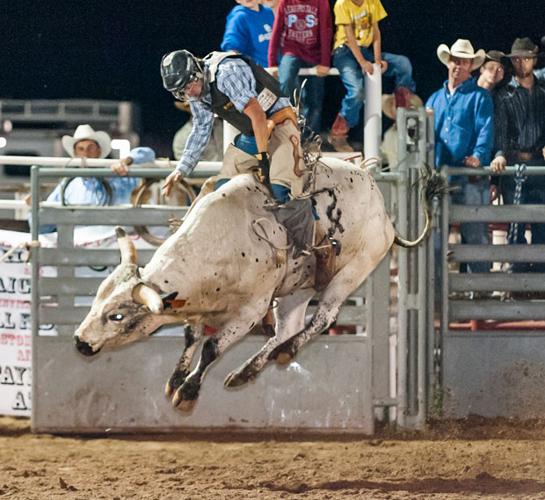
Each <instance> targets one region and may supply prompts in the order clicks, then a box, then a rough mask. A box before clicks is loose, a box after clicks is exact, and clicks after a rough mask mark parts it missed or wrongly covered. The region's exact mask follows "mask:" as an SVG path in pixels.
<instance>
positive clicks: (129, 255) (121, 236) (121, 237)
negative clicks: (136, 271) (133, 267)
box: [115, 226, 136, 264]
mask: <svg viewBox="0 0 545 500" xmlns="http://www.w3.org/2000/svg"><path fill="white" fill-rule="evenodd" d="M115 234H116V235H117V244H118V245H119V250H120V251H121V264H136V248H135V246H134V243H133V242H132V240H131V238H130V236H128V235H127V233H126V232H125V230H124V229H123V228H122V227H120V226H117V227H116V228H115Z"/></svg>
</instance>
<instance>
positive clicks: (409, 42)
mask: <svg viewBox="0 0 545 500" xmlns="http://www.w3.org/2000/svg"><path fill="white" fill-rule="evenodd" d="M331 3H333V0H331ZM234 4H235V2H234V1H233V0H191V1H188V0H179V1H170V2H166V1H163V0H148V1H145V2H144V1H140V2H139V1H124V0H121V1H118V0H110V1H108V2H106V1H103V0H94V1H92V2H81V1H71V2H68V1H64V0H60V1H51V0H50V1H47V0H42V1H40V2H38V1H25V0H0V33H2V48H1V49H0V68H1V75H2V76H1V77H0V97H2V98H70V97H80V98H101V99H122V100H133V101H136V102H138V103H140V105H141V108H142V115H143V124H144V142H148V143H152V144H153V145H157V142H158V141H159V142H161V141H162V142H164V144H165V146H164V150H163V151H161V147H160V148H159V153H160V154H164V155H167V154H169V151H168V144H169V142H170V140H171V137H172V135H173V134H174V132H175V131H176V129H177V128H178V127H179V126H180V124H181V122H182V121H183V116H182V114H181V113H180V112H179V111H176V110H175V109H174V107H173V105H172V98H171V97H170V95H169V94H168V93H167V92H166V91H164V90H163V88H162V85H161V79H160V76H159V62H160V60H161V56H162V55H163V54H164V53H166V52H168V51H170V50H174V49H179V48H187V49H189V50H191V51H193V52H194V53H196V54H198V55H204V54H206V53H207V52H210V51H212V50H215V49H217V48H219V43H220V42H221V38H222V35H223V29H224V25H225V16H226V14H227V13H228V12H229V10H230V9H231V8H232V7H233V5H234ZM383 5H384V7H385V8H386V10H387V11H388V13H389V17H388V18H386V19H385V20H384V21H383V22H381V29H382V35H383V49H384V50H386V51H390V52H395V53H401V54H405V55H407V56H408V57H409V58H410V59H411V61H412V62H413V66H414V69H415V78H416V81H417V85H418V93H419V94H420V95H421V96H422V97H423V98H427V97H428V95H429V94H430V93H431V92H432V91H433V90H435V89H436V88H437V87H438V86H439V85H440V84H441V82H442V81H443V80H444V79H445V77H446V71H445V68H444V66H442V65H441V64H440V63H439V61H438V60H437V58H436V56H435V50H436V48H437V45H439V43H442V42H445V43H447V44H448V45H450V44H452V43H453V42H454V41H455V39H456V38H469V39H470V40H471V41H472V43H473V45H474V47H475V48H481V47H482V48H484V49H487V50H489V49H500V50H504V51H508V49H509V48H510V46H511V43H512V41H513V40H514V38H515V37H517V36H530V37H532V38H533V39H534V41H536V42H537V41H538V40H539V38H540V37H541V36H542V35H543V34H545V23H544V20H545V15H544V8H543V7H544V4H543V0H533V1H530V0H519V1H497V0H496V1H493V0H475V1H467V0H438V1H433V0H431V1H430V0H427V1H423V0H403V1H395V0H383ZM329 80H330V81H328V88H330V90H331V91H330V92H328V94H327V96H328V97H326V99H327V102H326V119H325V122H326V123H327V124H329V123H330V121H328V120H329V118H330V117H331V119H332V117H333V114H334V112H335V111H336V108H337V106H338V104H339V102H340V98H341V96H342V87H340V83H339V82H335V81H333V80H334V79H329Z"/></svg>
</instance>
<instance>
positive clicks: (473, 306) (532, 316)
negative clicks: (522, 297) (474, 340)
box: [449, 300, 545, 321]
mask: <svg viewBox="0 0 545 500" xmlns="http://www.w3.org/2000/svg"><path fill="white" fill-rule="evenodd" d="M544 316H545V315H544V313H543V303H538V302H500V301H497V300H451V301H450V304H449V320H450V321H458V320H473V319H493V320H497V321H508V320H509V321H523V320H543V317H544Z"/></svg>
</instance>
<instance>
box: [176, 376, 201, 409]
mask: <svg viewBox="0 0 545 500" xmlns="http://www.w3.org/2000/svg"><path fill="white" fill-rule="evenodd" d="M200 388H201V385H200V383H199V382H197V380H196V379H192V378H191V377H189V378H188V379H186V381H185V382H184V383H183V384H182V385H181V387H179V388H178V390H177V391H176V392H175V393H174V396H173V397H172V405H173V406H175V407H177V408H179V409H181V410H183V411H190V410H191V408H193V406H194V405H195V402H196V401H197V398H198V397H199V391H200Z"/></svg>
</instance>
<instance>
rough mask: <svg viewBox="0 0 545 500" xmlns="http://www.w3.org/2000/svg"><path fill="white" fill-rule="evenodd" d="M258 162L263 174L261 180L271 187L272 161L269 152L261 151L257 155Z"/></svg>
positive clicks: (260, 171)
mask: <svg viewBox="0 0 545 500" xmlns="http://www.w3.org/2000/svg"><path fill="white" fill-rule="evenodd" d="M255 156H256V158H257V164H258V166H259V173H260V174H261V176H262V179H261V182H263V184H265V185H266V186H267V187H269V185H270V183H271V178H270V171H271V162H270V159H269V154H268V153H267V152H260V153H257V154H256V155H255Z"/></svg>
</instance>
